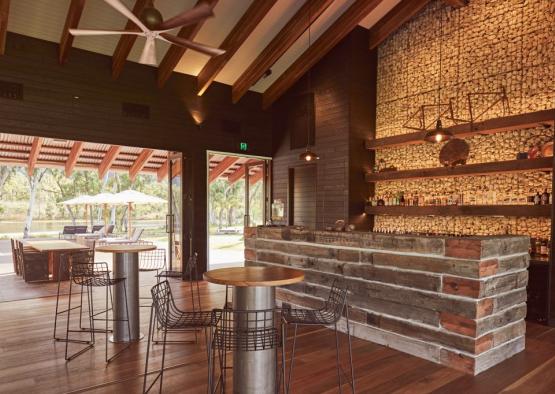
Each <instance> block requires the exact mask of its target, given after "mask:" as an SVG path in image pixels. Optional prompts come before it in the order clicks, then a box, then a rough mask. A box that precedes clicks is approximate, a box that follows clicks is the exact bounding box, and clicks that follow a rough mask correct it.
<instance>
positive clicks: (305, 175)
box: [290, 164, 317, 229]
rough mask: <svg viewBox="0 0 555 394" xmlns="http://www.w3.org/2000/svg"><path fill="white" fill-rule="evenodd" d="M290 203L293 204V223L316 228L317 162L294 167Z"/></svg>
mask: <svg viewBox="0 0 555 394" xmlns="http://www.w3.org/2000/svg"><path fill="white" fill-rule="evenodd" d="M292 170H293V179H292V181H293V184H292V185H290V187H291V186H292V187H291V195H290V200H291V199H292V201H290V203H292V205H293V224H294V225H295V226H304V227H306V228H310V229H314V228H316V174H317V167H316V164H311V165H307V166H302V167H296V168H293V169H292Z"/></svg>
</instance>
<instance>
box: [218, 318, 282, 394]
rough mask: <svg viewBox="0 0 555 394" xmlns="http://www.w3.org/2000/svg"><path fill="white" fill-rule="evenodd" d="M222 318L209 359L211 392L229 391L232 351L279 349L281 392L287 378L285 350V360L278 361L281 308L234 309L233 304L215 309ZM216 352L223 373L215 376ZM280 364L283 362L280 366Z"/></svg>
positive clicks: (219, 320) (278, 372)
mask: <svg viewBox="0 0 555 394" xmlns="http://www.w3.org/2000/svg"><path fill="white" fill-rule="evenodd" d="M214 312H215V313H216V316H220V319H218V321H217V324H216V327H215V331H214V333H213V336H212V344H211V346H210V351H211V353H210V356H209V363H208V373H209V378H208V388H209V392H210V393H216V392H220V393H225V392H226V375H227V371H228V370H229V369H232V368H231V367H230V366H228V363H227V353H228V352H237V351H239V352H256V351H263V350H272V349H275V350H276V353H275V354H276V368H277V369H279V371H276V374H278V376H279V378H278V384H277V388H276V392H277V393H279V391H280V386H281V381H282V380H283V379H284V378H285V369H284V366H285V353H283V351H282V353H281V356H282V362H281V364H280V363H278V351H277V350H278V348H279V347H280V345H281V342H280V335H279V328H278V326H277V324H276V323H277V322H278V321H279V319H278V318H277V312H276V310H275V309H259V310H234V309H231V308H223V309H214ZM216 352H217V356H218V367H219V371H220V374H219V376H218V377H217V379H215V370H216V368H215V362H216V360H215V359H216ZM278 365H280V366H279V367H278Z"/></svg>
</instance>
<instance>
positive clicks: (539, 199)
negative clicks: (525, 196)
mask: <svg viewBox="0 0 555 394" xmlns="http://www.w3.org/2000/svg"><path fill="white" fill-rule="evenodd" d="M541 203H542V196H541V195H540V192H536V195H535V196H534V205H540V204H541Z"/></svg>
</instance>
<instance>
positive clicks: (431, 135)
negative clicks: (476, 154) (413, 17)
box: [424, 9, 453, 143]
mask: <svg viewBox="0 0 555 394" xmlns="http://www.w3.org/2000/svg"><path fill="white" fill-rule="evenodd" d="M439 32H440V33H439V34H440V37H439V78H438V87H437V121H436V128H435V129H433V130H429V131H427V132H426V134H425V135H424V141H426V142H431V143H439V142H443V141H447V140H450V139H451V138H453V134H452V133H451V132H450V131H449V130H447V129H445V128H443V125H442V124H441V71H442V68H441V65H442V54H443V53H442V47H443V15H442V14H441V9H440V14H439Z"/></svg>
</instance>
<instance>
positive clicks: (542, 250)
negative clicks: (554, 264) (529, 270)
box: [540, 239, 549, 256]
mask: <svg viewBox="0 0 555 394" xmlns="http://www.w3.org/2000/svg"><path fill="white" fill-rule="evenodd" d="M540 254H541V255H542V256H548V255H549V253H547V240H546V239H542V242H541V246H540Z"/></svg>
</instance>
